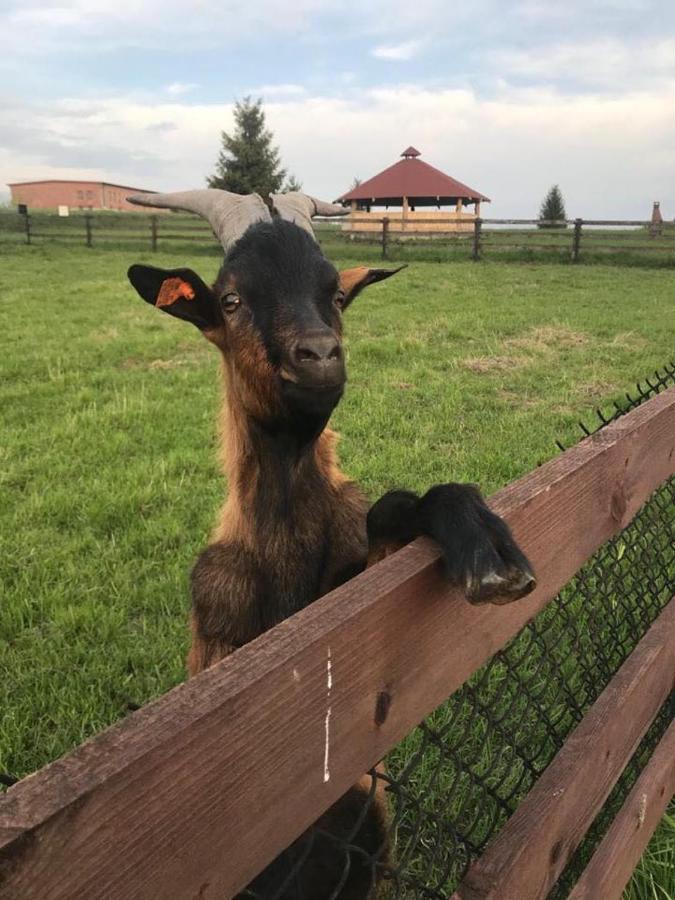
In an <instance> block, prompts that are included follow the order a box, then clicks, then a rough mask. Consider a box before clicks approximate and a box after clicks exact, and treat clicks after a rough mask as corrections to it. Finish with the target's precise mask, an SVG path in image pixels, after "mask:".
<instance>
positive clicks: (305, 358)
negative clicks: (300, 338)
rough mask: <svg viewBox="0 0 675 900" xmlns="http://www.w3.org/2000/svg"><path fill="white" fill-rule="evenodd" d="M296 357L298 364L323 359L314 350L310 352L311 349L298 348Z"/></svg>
mask: <svg viewBox="0 0 675 900" xmlns="http://www.w3.org/2000/svg"><path fill="white" fill-rule="evenodd" d="M296 357H297V360H298V362H312V361H314V360H317V359H320V358H321V357H320V356H319V355H318V354H317V353H315V352H314V351H313V350H310V349H309V347H298V349H297V350H296Z"/></svg>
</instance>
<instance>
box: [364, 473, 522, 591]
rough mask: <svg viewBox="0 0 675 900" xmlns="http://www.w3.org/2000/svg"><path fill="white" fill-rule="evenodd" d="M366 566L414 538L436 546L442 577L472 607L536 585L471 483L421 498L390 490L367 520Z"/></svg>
mask: <svg viewBox="0 0 675 900" xmlns="http://www.w3.org/2000/svg"><path fill="white" fill-rule="evenodd" d="M367 526H368V564H369V565H370V564H372V563H373V562H376V561H377V560H378V559H382V558H383V557H385V556H387V555H389V553H392V552H393V551H394V550H397V549H399V548H400V547H402V546H404V545H405V544H408V543H410V541H412V540H413V539H414V538H416V537H419V536H420V535H427V536H428V537H431V538H433V539H434V540H435V541H436V542H437V543H438V545H439V546H440V548H441V551H442V553H443V557H444V559H445V567H446V572H447V575H448V578H449V579H450V581H452V582H453V583H454V584H457V585H459V586H460V587H461V588H462V589H463V590H464V592H465V593H466V596H467V598H468V599H469V600H470V601H471V602H472V603H484V602H490V603H509V602H510V601H511V600H517V599H518V598H519V597H524V596H525V594H529V593H530V591H532V590H533V588H534V587H535V585H536V581H535V577H534V574H533V572H532V568H531V566H530V564H529V562H528V560H527V558H526V557H525V555H524V553H523V552H522V551H521V550H520V549H519V547H518V546H517V544H516V542H515V541H514V539H513V536H512V535H511V532H510V530H509V527H508V525H507V524H506V522H505V521H504V520H503V519H501V518H500V517H499V516H498V515H496V514H495V513H493V512H492V510H491V509H490V508H489V507H488V506H487V504H486V503H485V500H484V499H483V497H482V496H481V494H480V491H479V490H478V488H476V487H475V485H472V484H452V483H451V484H439V485H436V486H435V487H432V488H431V490H429V491H427V493H426V494H425V495H424V496H423V497H418V496H417V494H413V493H411V492H410V491H390V492H389V493H388V494H385V495H384V497H382V498H381V499H380V500H378V501H377V503H375V504H374V505H373V506H372V507H371V509H370V511H369V513H368V518H367Z"/></svg>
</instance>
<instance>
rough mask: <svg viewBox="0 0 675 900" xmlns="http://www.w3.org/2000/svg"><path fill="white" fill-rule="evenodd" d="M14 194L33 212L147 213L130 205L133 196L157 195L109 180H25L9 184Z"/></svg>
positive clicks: (13, 195)
mask: <svg viewBox="0 0 675 900" xmlns="http://www.w3.org/2000/svg"><path fill="white" fill-rule="evenodd" d="M7 186H8V187H9V189H10V190H11V192H12V203H13V204H15V205H16V204H18V203H25V204H26V205H27V206H28V208H29V209H56V207H57V206H68V207H70V208H71V209H123V210H128V211H129V212H144V211H145V210H143V208H142V207H139V206H132V205H131V203H127V199H126V198H127V197H128V195H129V194H154V193H156V192H155V191H146V190H144V189H143V188H136V187H129V186H128V185H123V184H110V183H109V182H107V181H61V180H45V181H21V182H15V183H13V184H8V185H7Z"/></svg>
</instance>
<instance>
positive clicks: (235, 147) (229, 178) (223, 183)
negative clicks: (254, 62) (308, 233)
mask: <svg viewBox="0 0 675 900" xmlns="http://www.w3.org/2000/svg"><path fill="white" fill-rule="evenodd" d="M234 121H235V128H234V131H233V133H232V134H228V133H227V132H226V131H223V132H222V149H221V151H220V153H219V155H218V161H217V163H216V172H215V174H214V175H212V176H211V177H210V178H207V183H208V186H209V187H211V188H220V189H221V190H224V191H232V192H233V193H235V194H254V193H257V194H260V195H261V196H263V197H266V196H267V195H268V194H276V193H279V191H280V190H281V186H282V184H283V183H284V178H285V177H286V170H285V169H282V168H281V160H280V158H279V149H278V148H277V147H275V146H274V145H273V143H272V140H273V136H272V132H271V131H269V129H267V128H266V127H265V113H264V111H263V108H262V100H256V101H255V102H254V101H252V100H251V98H250V97H244V99H243V100H241V101H237V103H236V104H235V107H234Z"/></svg>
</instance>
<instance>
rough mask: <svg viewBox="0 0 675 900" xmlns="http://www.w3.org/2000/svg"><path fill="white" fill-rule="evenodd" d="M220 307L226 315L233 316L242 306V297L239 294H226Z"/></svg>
mask: <svg viewBox="0 0 675 900" xmlns="http://www.w3.org/2000/svg"><path fill="white" fill-rule="evenodd" d="M220 305H221V308H222V310H223V312H224V313H227V314H228V315H232V313H233V312H236V311H237V309H238V308H239V306H240V305H241V297H240V296H239V294H225V296H224V297H223V298H222V299H221V301H220Z"/></svg>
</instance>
